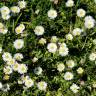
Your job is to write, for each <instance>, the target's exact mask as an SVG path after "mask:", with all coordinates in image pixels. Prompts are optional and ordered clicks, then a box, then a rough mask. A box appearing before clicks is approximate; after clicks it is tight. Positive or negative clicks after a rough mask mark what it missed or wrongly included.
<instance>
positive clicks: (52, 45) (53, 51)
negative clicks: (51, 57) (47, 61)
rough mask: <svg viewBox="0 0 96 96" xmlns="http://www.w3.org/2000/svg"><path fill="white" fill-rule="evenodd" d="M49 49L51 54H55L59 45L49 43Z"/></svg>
mask: <svg viewBox="0 0 96 96" xmlns="http://www.w3.org/2000/svg"><path fill="white" fill-rule="evenodd" d="M47 49H48V51H49V52H51V53H55V52H56V51H57V45H56V43H49V44H48V45H47Z"/></svg>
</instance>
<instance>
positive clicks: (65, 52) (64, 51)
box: [58, 43, 69, 56]
mask: <svg viewBox="0 0 96 96" xmlns="http://www.w3.org/2000/svg"><path fill="white" fill-rule="evenodd" d="M58 51H59V55H61V56H67V55H68V53H69V49H68V48H67V46H66V44H65V43H62V44H60V47H59V50H58Z"/></svg>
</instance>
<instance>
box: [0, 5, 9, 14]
mask: <svg viewBox="0 0 96 96" xmlns="http://www.w3.org/2000/svg"><path fill="white" fill-rule="evenodd" d="M0 11H1V14H2V15H8V14H10V9H9V8H8V7H7V6H3V7H1V8H0Z"/></svg>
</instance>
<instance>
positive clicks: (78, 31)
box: [72, 28, 82, 36]
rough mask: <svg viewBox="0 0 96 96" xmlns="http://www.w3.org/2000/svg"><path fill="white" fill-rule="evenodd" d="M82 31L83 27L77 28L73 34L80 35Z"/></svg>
mask: <svg viewBox="0 0 96 96" xmlns="http://www.w3.org/2000/svg"><path fill="white" fill-rule="evenodd" d="M81 32H82V29H80V28H75V29H74V30H73V31H72V34H73V35H74V36H79V35H80V34H81Z"/></svg>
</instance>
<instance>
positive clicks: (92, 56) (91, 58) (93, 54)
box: [89, 52, 96, 61]
mask: <svg viewBox="0 0 96 96" xmlns="http://www.w3.org/2000/svg"><path fill="white" fill-rule="evenodd" d="M89 60H90V61H95V60H96V53H94V52H92V53H91V54H90V55H89Z"/></svg>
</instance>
